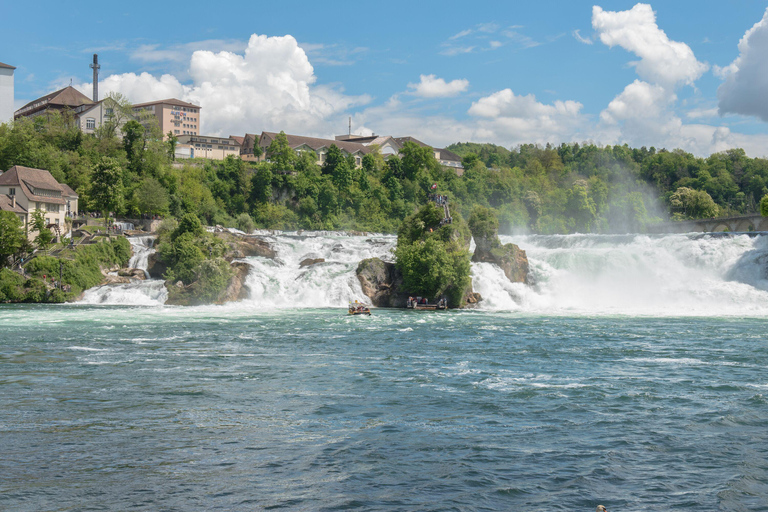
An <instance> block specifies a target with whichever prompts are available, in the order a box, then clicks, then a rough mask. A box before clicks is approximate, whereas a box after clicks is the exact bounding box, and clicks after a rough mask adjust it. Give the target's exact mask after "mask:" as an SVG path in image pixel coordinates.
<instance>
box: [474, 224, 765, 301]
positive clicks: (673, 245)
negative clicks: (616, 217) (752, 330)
mask: <svg viewBox="0 0 768 512" xmlns="http://www.w3.org/2000/svg"><path fill="white" fill-rule="evenodd" d="M501 238H502V242H504V243H507V242H512V243H516V244H518V245H519V246H520V247H521V248H522V249H524V250H525V251H526V252H527V255H528V260H529V262H530V266H531V273H532V275H533V278H534V279H535V281H536V285H534V287H532V288H528V287H525V286H523V285H517V284H512V283H509V282H508V281H506V282H505V281H504V280H502V279H500V277H503V275H500V274H499V272H498V271H497V269H496V268H495V267H493V266H492V265H488V264H479V265H477V264H476V265H474V266H473V279H474V284H475V288H476V290H477V291H479V292H480V293H481V294H482V295H483V297H484V299H485V300H484V302H483V307H485V308H487V309H496V310H513V311H525V312H533V313H543V314H547V313H553V314H572V313H573V314H597V315H601V314H627V315H657V316H670V315H672V316H683V315H706V316H720V315H756V314H757V315H762V314H767V313H768V291H766V290H768V281H767V280H766V275H765V273H766V266H765V262H766V260H767V259H768V243H767V242H766V237H765V236H758V237H749V236H747V235H740V236H733V237H713V236H701V235H698V236H697V235H667V236H660V237H649V236H645V235H621V236H618V235H613V236H611V235H562V236H520V237H501Z"/></svg>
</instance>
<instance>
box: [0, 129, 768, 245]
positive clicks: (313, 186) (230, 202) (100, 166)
mask: <svg viewBox="0 0 768 512" xmlns="http://www.w3.org/2000/svg"><path fill="white" fill-rule="evenodd" d="M70 121H71V120H70V119H68V118H67V116H66V115H64V116H61V115H58V114H54V115H51V116H46V117H42V116H41V117H38V118H35V119H33V120H30V119H22V120H19V121H16V122H15V123H13V124H10V125H8V124H4V125H0V169H8V168H10V167H11V166H13V165H17V164H18V165H23V166H27V167H35V168H41V169H47V170H49V171H50V172H51V173H52V174H53V176H54V177H55V178H56V179H57V180H58V181H59V182H62V183H66V184H68V185H69V186H70V187H72V188H73V189H74V190H75V191H77V193H78V194H79V196H80V209H81V210H85V211H100V212H114V213H116V214H117V215H118V216H123V217H139V216H142V215H159V216H163V217H174V218H178V219H180V218H182V217H183V216H184V215H185V214H188V213H191V214H194V215H197V216H198V217H199V218H200V220H201V221H202V222H203V223H204V224H208V225H214V224H219V225H223V226H231V227H239V228H241V229H246V230H249V229H252V228H270V229H326V230H358V231H378V232H388V233H394V232H396V231H397V229H398V227H399V226H400V223H401V222H402V220H403V219H405V217H407V216H408V215H410V214H411V213H413V212H415V211H416V210H417V209H418V207H419V206H421V205H423V204H425V202H426V201H427V197H428V195H429V193H430V192H433V191H437V192H439V193H440V194H443V195H445V196H447V198H448V199H449V201H450V204H451V211H453V212H457V213H458V214H460V215H462V216H463V217H464V218H468V217H469V214H470V212H471V211H472V208H473V207H474V206H476V205H480V206H483V207H486V208H490V209H492V210H493V212H494V214H495V215H496V217H497V218H498V219H499V231H500V232H501V233H510V232H514V231H527V232H534V233H542V234H550V233H570V232H642V231H643V230H644V229H645V227H646V226H647V225H648V224H649V223H653V222H658V221H661V220H668V219H690V218H703V217H710V216H715V215H729V214H740V213H751V212H757V211H759V205H760V200H761V198H762V197H764V196H765V195H766V194H768V186H767V184H768V160H766V159H763V158H749V157H747V156H746V155H745V153H744V151H742V150H740V149H733V150H729V151H726V152H722V153H716V154H713V155H711V156H709V157H707V158H700V157H695V156H693V155H691V154H689V153H686V152H683V151H680V150H674V151H667V150H656V149H655V148H650V149H648V148H645V147H643V148H639V149H637V148H630V147H628V146H626V145H624V146H605V147H599V146H596V145H593V144H583V145H581V144H561V145H560V146H557V147H554V146H550V145H547V146H546V147H540V146H536V145H522V146H519V147H515V148H512V149H506V148H503V147H500V146H495V145H492V144H476V143H461V144H454V145H452V146H450V147H449V148H448V149H450V150H451V151H453V152H455V153H457V154H459V155H461V156H462V158H463V163H464V166H465V172H464V174H463V176H458V175H457V174H456V172H455V171H454V170H452V169H447V168H443V167H441V166H440V165H439V163H438V162H437V161H436V160H435V158H434V156H433V153H432V151H431V149H430V148H426V147H422V146H419V145H417V144H414V143H410V142H408V143H406V144H405V147H404V148H403V150H402V152H401V154H400V158H389V159H385V158H384V157H383V156H382V155H381V154H380V153H379V152H378V151H377V150H376V148H375V147H374V148H372V149H373V151H372V152H371V153H370V154H367V155H365V157H364V158H363V160H362V166H361V167H360V168H358V167H356V166H355V162H354V161H353V160H352V158H351V157H345V156H344V154H343V153H342V152H341V150H339V149H338V148H336V147H335V146H333V147H331V149H330V151H329V152H328V154H327V158H326V160H325V162H324V163H323V164H322V165H318V164H317V159H316V155H315V154H314V153H312V152H300V153H297V152H294V151H293V150H292V149H291V148H290V147H289V145H288V142H287V139H286V138H285V137H284V136H279V137H277V138H276V139H275V140H274V142H273V143H272V144H271V145H270V147H269V148H267V151H266V155H265V156H266V159H267V161H265V162H260V163H248V162H244V161H242V160H240V159H238V158H235V157H229V158H227V159H226V160H224V161H210V160H185V161H183V162H174V161H173V151H172V149H173V148H172V145H173V143H174V141H173V140H170V141H166V142H164V141H163V140H162V134H160V133H159V130H157V129H156V128H152V127H150V128H145V127H144V126H143V125H142V124H140V123H138V122H136V121H128V122H127V123H126V124H125V125H124V126H123V127H122V133H123V134H124V136H123V138H122V139H119V138H118V137H117V136H116V133H117V132H118V131H117V130H115V129H110V128H109V127H108V126H106V127H105V128H104V129H100V130H99V131H98V132H97V133H96V135H95V136H93V135H83V134H82V133H81V132H80V131H79V130H78V129H77V128H76V127H75V126H74V125H73V124H72V123H71V122H70ZM113 128H114V127H113ZM435 187H436V188H435Z"/></svg>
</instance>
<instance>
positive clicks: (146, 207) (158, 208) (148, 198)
mask: <svg viewBox="0 0 768 512" xmlns="http://www.w3.org/2000/svg"><path fill="white" fill-rule="evenodd" d="M133 195H134V197H135V198H136V204H137V206H138V208H139V211H140V212H141V213H147V214H150V215H162V214H165V213H167V212H168V205H169V199H168V192H167V191H166V189H165V187H163V185H162V184H161V183H160V182H159V181H157V180H156V179H155V178H151V177H147V178H144V179H143V180H142V181H141V184H140V185H139V186H138V187H137V188H136V190H134V192H133Z"/></svg>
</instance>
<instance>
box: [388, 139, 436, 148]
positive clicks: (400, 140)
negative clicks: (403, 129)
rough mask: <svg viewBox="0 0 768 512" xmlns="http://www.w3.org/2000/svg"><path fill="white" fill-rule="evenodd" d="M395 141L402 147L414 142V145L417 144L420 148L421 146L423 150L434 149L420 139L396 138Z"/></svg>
mask: <svg viewBox="0 0 768 512" xmlns="http://www.w3.org/2000/svg"><path fill="white" fill-rule="evenodd" d="M394 139H395V141H397V143H398V144H400V146H405V143H406V142H413V143H414V144H416V145H418V146H421V147H423V148H425V147H429V148H431V147H432V146H430V145H429V144H425V143H423V142H421V141H420V140H419V139H415V138H413V137H394Z"/></svg>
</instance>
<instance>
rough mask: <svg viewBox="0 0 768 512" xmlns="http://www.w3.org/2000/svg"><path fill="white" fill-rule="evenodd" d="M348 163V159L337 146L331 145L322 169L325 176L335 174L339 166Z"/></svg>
mask: <svg viewBox="0 0 768 512" xmlns="http://www.w3.org/2000/svg"><path fill="white" fill-rule="evenodd" d="M343 163H346V157H345V156H344V153H342V152H341V149H339V147H338V146H337V145H336V144H331V147H329V148H328V152H327V153H326V154H325V162H324V163H323V167H322V168H321V170H322V172H323V174H331V175H332V174H334V173H335V171H336V168H337V167H338V166H339V165H342V164H343Z"/></svg>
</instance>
